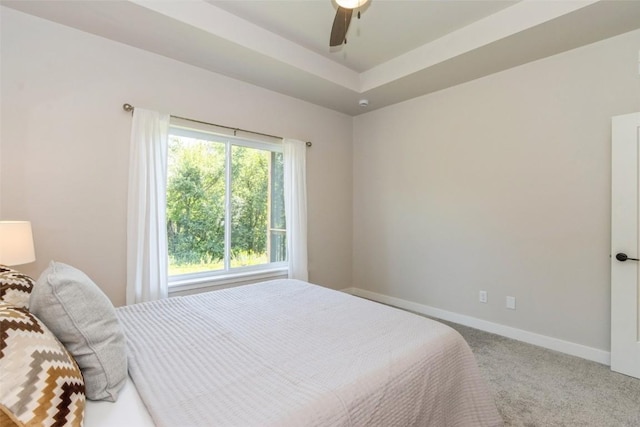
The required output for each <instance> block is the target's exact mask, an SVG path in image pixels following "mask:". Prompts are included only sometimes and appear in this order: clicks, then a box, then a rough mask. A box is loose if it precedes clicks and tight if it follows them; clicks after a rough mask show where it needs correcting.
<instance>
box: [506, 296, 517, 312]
mask: <svg viewBox="0 0 640 427" xmlns="http://www.w3.org/2000/svg"><path fill="white" fill-rule="evenodd" d="M507 308H509V309H511V310H515V309H516V297H507Z"/></svg>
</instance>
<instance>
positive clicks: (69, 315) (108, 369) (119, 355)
mask: <svg viewBox="0 0 640 427" xmlns="http://www.w3.org/2000/svg"><path fill="white" fill-rule="evenodd" d="M29 309H30V311H31V312H32V313H33V314H35V315H36V316H38V317H39V318H40V319H41V320H42V321H43V322H44V324H45V325H47V327H48V328H49V329H50V330H51V331H52V332H53V333H54V334H55V335H56V337H57V338H58V339H59V340H60V341H61V342H62V344H64V346H65V347H66V348H67V350H69V352H70V353H71V354H72V355H73V357H74V358H75V359H76V362H77V363H78V366H79V367H80V370H81V371H82V375H83V376H84V381H85V386H86V396H87V399H91V400H109V401H111V402H115V400H116V399H117V398H118V391H119V390H120V388H122V386H123V385H124V383H125V381H126V379H127V356H126V341H125V337H124V333H123V331H122V328H121V326H120V323H119V322H118V319H117V318H116V314H115V310H114V308H113V304H111V301H110V300H109V298H107V296H106V295H105V294H104V293H103V292H102V291H101V290H100V288H99V287H98V286H97V285H96V284H95V283H93V281H92V280H91V279H89V277H87V275H86V274H84V273H83V272H82V271H80V270H78V269H76V268H73V267H71V266H69V265H66V264H63V263H60V262H54V261H52V262H51V264H50V265H49V267H48V268H47V269H46V270H45V271H44V272H43V273H42V275H40V278H39V279H38V281H37V282H36V285H35V286H34V287H33V291H32V292H31V298H30V301H29Z"/></svg>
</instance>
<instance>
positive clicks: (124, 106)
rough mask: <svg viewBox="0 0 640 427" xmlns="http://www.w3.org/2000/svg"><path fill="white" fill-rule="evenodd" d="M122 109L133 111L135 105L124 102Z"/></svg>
mask: <svg viewBox="0 0 640 427" xmlns="http://www.w3.org/2000/svg"><path fill="white" fill-rule="evenodd" d="M122 109H123V110H124V111H127V112H128V111H133V105H131V104H123V105H122Z"/></svg>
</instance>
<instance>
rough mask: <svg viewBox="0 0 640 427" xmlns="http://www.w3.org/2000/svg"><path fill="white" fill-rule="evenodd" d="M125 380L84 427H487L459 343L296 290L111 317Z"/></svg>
mask: <svg viewBox="0 0 640 427" xmlns="http://www.w3.org/2000/svg"><path fill="white" fill-rule="evenodd" d="M116 315H117V318H118V319H119V321H120V323H121V324H122V327H123V328H124V334H125V336H126V341H127V357H128V365H129V375H130V378H129V379H128V380H127V382H126V384H125V385H124V388H123V389H122V390H121V391H120V396H119V398H118V400H117V401H116V402H115V403H111V402H91V401H87V405H86V412H85V418H84V422H85V426H86V427H111V426H123V425H126V426H152V425H154V424H155V425H157V426H159V427H171V426H194V427H196V426H242V427H248V426H409V425H416V426H418V425H419V426H438V427H440V426H498V425H502V420H501V418H500V416H499V415H498V412H497V410H496V407H495V404H494V401H493V396H492V394H491V392H490V391H489V390H488V388H487V386H486V384H485V382H484V381H483V379H482V378H481V377H480V375H479V372H478V368H477V365H476V362H475V359H474V357H473V355H472V353H471V351H470V350H469V347H468V346H467V344H466V342H465V341H464V340H463V339H462V337H461V336H460V335H459V334H458V333H457V332H456V331H454V330H453V329H451V328H449V327H448V326H445V325H443V324H441V323H438V322H435V321H432V320H430V319H427V318H424V317H421V316H418V315H414V314H411V313H408V312H404V311H402V310H398V309H395V308H392V307H388V306H385V305H382V304H378V303H374V302H371V301H367V300H364V299H361V298H358V297H355V296H351V295H348V294H345V293H342V292H337V291H333V290H329V289H326V288H323V287H320V286H315V285H311V284H309V283H306V282H301V281H297V280H276V281H270V282H263V283H260V284H255V285H247V286H241V287H238V288H232V289H224V290H219V291H214V292H209V293H204V294H199V295H192V296H185V297H176V298H169V299H165V300H161V301H154V302H148V303H142V304H135V305H131V306H126V307H120V308H118V309H116Z"/></svg>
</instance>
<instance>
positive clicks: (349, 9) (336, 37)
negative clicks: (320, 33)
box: [329, 0, 369, 47]
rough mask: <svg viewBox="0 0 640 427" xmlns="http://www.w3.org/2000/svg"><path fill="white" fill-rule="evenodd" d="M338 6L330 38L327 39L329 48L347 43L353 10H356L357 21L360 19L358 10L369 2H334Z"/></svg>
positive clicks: (363, 0)
mask: <svg viewBox="0 0 640 427" xmlns="http://www.w3.org/2000/svg"><path fill="white" fill-rule="evenodd" d="M335 2H336V3H337V4H338V11H337V12H336V17H335V18H334V19H333V26H332V27H331V36H330V37H329V46H330V47H334V46H340V45H341V44H342V43H344V44H346V43H347V30H348V29H349V24H350V23H351V17H352V16H353V10H354V9H358V19H360V9H361V8H362V7H363V6H364V5H365V4H367V3H368V2H369V0H335Z"/></svg>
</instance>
